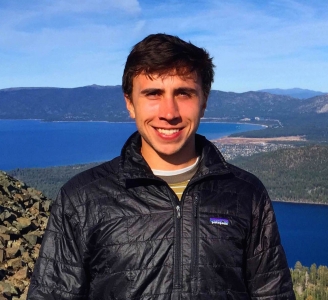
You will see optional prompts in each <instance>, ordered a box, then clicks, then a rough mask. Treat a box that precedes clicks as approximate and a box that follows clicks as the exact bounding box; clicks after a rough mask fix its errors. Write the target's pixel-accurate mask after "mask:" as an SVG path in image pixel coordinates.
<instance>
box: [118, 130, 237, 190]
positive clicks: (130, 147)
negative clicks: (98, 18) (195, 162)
mask: <svg viewBox="0 0 328 300" xmlns="http://www.w3.org/2000/svg"><path fill="white" fill-rule="evenodd" d="M196 150H197V152H198V153H199V154H200V162H199V168H198V171H197V173H196V175H195V177H194V179H195V180H197V179H200V178H202V177H204V176H206V177H207V176H211V175H213V176H214V175H222V174H228V173H230V169H229V166H228V164H227V163H226V161H225V160H224V158H223V156H222V154H221V153H220V151H219V150H218V149H217V148H216V147H215V146H214V145H213V144H212V143H211V142H210V141H208V140H207V139H206V138H205V137H204V136H202V135H199V134H196ZM118 176H119V180H120V182H121V183H122V184H124V185H127V182H128V181H129V182H130V181H131V180H133V181H138V182H139V181H143V182H145V180H147V181H151V182H152V181H153V180H156V181H159V180H160V181H161V179H159V178H158V177H156V176H155V175H154V174H153V172H152V171H151V169H150V167H149V165H148V164H147V162H146V161H145V160H144V158H143V157H142V155H141V136H140V134H139V133H138V132H135V133H133V134H132V135H131V136H130V137H129V138H128V140H127V141H126V143H125V144H124V146H123V148H122V151H121V156H120V169H119V174H118ZM140 183H141V182H140Z"/></svg>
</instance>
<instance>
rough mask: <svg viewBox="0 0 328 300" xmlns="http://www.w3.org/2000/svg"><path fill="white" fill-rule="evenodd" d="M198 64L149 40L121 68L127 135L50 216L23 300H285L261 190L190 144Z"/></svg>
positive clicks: (198, 95) (201, 73)
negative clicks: (131, 122)
mask: <svg viewBox="0 0 328 300" xmlns="http://www.w3.org/2000/svg"><path fill="white" fill-rule="evenodd" d="M213 75H214V72H213V64H212V59H211V58H210V57H209V55H208V53H207V52H206V51H205V50H204V49H201V48H198V47H196V46H194V45H193V44H191V43H186V42H184V41H182V40H181V39H179V38H177V37H174V36H170V35H166V34H155V35H150V36H148V37H146V38H145V39H144V40H143V41H141V42H140V43H138V44H137V45H135V47H134V48H133V49H132V51H131V53H130V55H129V56H128V58H127V62H126V66H125V70H124V75H123V91H124V97H125V101H126V106H127V109H128V111H129V113H130V116H131V118H133V119H135V122H136V125H137V128H138V132H137V133H135V134H133V135H132V136H131V137H130V138H129V139H128V140H127V142H126V144H125V145H124V147H123V149H122V152H121V156H120V157H118V158H115V159H113V160H112V161H110V162H107V163H104V164H102V165H100V166H98V167H95V168H93V169H91V170H88V171H86V172H83V173H81V174H80V175H78V176H76V177H75V178H73V179H71V180H70V181H69V182H68V183H67V184H65V185H64V187H63V188H62V189H61V192H60V194H59V196H58V198H57V200H56V202H55V203H54V205H53V209H52V214H51V217H50V220H49V224H48V228H47V231H46V233H45V235H44V240H43V245H42V249H41V252H40V257H39V259H38V262H37V264H36V266H35V271H34V273H33V277H32V280H31V285H30V289H29V295H28V299H97V300H101V299H142V300H146V299H158V300H165V299H174V300H175V299H181V300H182V299H294V293H293V289H292V283H291V278H290V273H289V269H288V266H287V263H286V258H285V254H284V251H283V249H282V246H281V244H280V238H279V233H278V229H277V224H276V221H275V216H274V212H273V210H272V206H271V202H270V199H269V197H268V195H267V192H266V190H265V188H264V187H263V185H262V184H261V182H260V181H259V180H258V179H257V178H255V177H254V176H253V175H251V174H249V173H247V172H245V171H243V170H240V169H238V168H237V167H235V166H232V165H230V164H228V163H226V162H225V161H224V159H223V157H222V155H221V154H220V152H219V151H218V150H217V149H216V147H214V146H213V144H211V143H210V142H209V141H207V140H206V139H205V138H204V137H202V136H199V135H197V134H196V130H197V128H198V125H199V122H200V119H201V117H202V116H203V115H204V111H205V108H206V103H207V98H208V95H209V92H210V88H211V83H212V82H213Z"/></svg>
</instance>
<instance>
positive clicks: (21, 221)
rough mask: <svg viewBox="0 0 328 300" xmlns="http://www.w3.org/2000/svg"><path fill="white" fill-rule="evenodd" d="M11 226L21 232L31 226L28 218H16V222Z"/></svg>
mask: <svg viewBox="0 0 328 300" xmlns="http://www.w3.org/2000/svg"><path fill="white" fill-rule="evenodd" d="M13 224H14V226H15V227H16V228H17V229H18V230H22V229H24V228H26V227H29V226H30V225H31V220H30V219H29V218H24V217H20V218H17V219H16V221H14V222H13Z"/></svg>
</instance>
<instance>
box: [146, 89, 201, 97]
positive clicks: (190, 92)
mask: <svg viewBox="0 0 328 300" xmlns="http://www.w3.org/2000/svg"><path fill="white" fill-rule="evenodd" d="M163 92H164V90H163V89H156V88H149V89H144V90H142V91H141V92H140V93H141V94H142V95H147V94H151V93H158V94H162V93H163ZM181 92H185V93H189V94H197V90H196V89H193V88H189V87H180V88H177V89H175V90H174V93H175V94H178V93H181Z"/></svg>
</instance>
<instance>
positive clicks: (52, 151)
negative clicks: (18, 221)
mask: <svg viewBox="0 0 328 300" xmlns="http://www.w3.org/2000/svg"><path fill="white" fill-rule="evenodd" d="M260 128H262V127H261V126H259V125H250V124H231V123H202V124H201V125H200V127H199V130H198V132H199V133H200V134H203V135H205V136H206V137H207V138H209V139H214V138H218V137H222V136H225V135H229V134H231V133H234V132H242V131H248V130H255V129H260ZM135 130H136V126H135V124H134V123H108V122H41V121H38V120H0V170H11V169H15V168H33V167H49V166H60V165H72V164H80V163H87V162H97V161H105V160H109V159H112V158H114V157H115V156H117V155H119V154H120V150H121V148H122V146H123V144H124V142H125V141H126V139H127V138H128V137H129V136H130V135H131V134H132V133H133V132H134V131H135Z"/></svg>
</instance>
